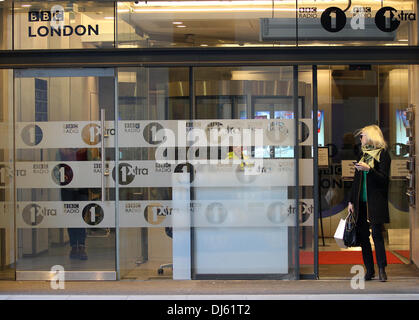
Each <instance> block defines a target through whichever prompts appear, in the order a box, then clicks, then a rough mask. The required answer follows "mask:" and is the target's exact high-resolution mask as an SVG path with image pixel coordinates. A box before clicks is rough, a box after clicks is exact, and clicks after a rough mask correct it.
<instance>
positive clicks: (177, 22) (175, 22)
mask: <svg viewBox="0 0 419 320" xmlns="http://www.w3.org/2000/svg"><path fill="white" fill-rule="evenodd" d="M172 23H173V24H182V23H183V22H180V21H174V22H172Z"/></svg>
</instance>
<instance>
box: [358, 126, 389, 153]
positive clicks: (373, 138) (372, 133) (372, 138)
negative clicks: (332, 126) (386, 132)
mask: <svg viewBox="0 0 419 320" xmlns="http://www.w3.org/2000/svg"><path fill="white" fill-rule="evenodd" d="M355 135H356V136H359V135H365V136H366V137H367V144H369V145H373V146H374V148H384V149H387V143H386V141H385V140H384V136H383V133H382V132H381V129H380V127H379V126H377V125H375V124H373V125H370V126H366V127H363V128H362V129H361V130H359V131H358V132H357V133H356V134H355Z"/></svg>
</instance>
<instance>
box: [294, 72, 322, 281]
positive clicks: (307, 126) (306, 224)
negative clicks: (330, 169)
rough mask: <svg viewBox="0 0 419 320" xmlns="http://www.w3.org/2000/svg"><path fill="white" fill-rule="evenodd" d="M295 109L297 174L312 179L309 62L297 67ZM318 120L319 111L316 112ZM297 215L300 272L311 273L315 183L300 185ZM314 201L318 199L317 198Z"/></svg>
mask: <svg viewBox="0 0 419 320" xmlns="http://www.w3.org/2000/svg"><path fill="white" fill-rule="evenodd" d="M298 99H299V105H298V110H299V111H298V112H299V119H300V122H299V125H300V127H299V140H300V141H301V142H300V150H299V151H300V152H299V157H300V159H301V160H300V168H299V170H300V171H299V175H300V179H301V178H302V177H310V180H311V181H312V182H314V176H313V175H314V161H313V145H314V144H313V138H312V137H313V134H312V133H314V132H316V131H317V134H318V136H319V131H318V128H314V127H313V126H314V119H313V115H314V113H313V70H312V66H299V67H298ZM317 120H318V121H321V113H320V114H318V115H317ZM299 197H300V199H301V200H300V212H299V213H300V218H299V223H300V225H299V236H300V239H299V248H300V274H301V275H313V274H314V250H317V248H315V241H314V237H317V235H315V234H314V223H315V221H314V201H315V199H314V183H311V184H302V185H301V186H300V192H299ZM316 201H317V200H316Z"/></svg>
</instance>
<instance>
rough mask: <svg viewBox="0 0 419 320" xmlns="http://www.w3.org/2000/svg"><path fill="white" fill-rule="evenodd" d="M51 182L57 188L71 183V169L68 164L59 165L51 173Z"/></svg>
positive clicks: (72, 175)
mask: <svg viewBox="0 0 419 320" xmlns="http://www.w3.org/2000/svg"><path fill="white" fill-rule="evenodd" d="M51 176H52V180H53V181H54V182H55V183H56V184H58V185H59V186H66V185H68V184H69V183H70V182H71V181H73V177H74V173H73V169H71V167H70V166H69V165H68V164H65V163H59V164H57V165H56V166H55V167H54V168H53V169H52V171H51Z"/></svg>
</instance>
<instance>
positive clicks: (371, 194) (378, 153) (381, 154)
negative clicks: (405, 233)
mask: <svg viewBox="0 0 419 320" xmlns="http://www.w3.org/2000/svg"><path fill="white" fill-rule="evenodd" d="M357 135H359V136H360V138H361V145H362V155H361V158H360V159H358V162H357V163H355V169H356V170H355V177H354V182H353V185H352V190H351V193H350V198H349V203H348V211H349V212H354V214H355V218H356V219H357V230H358V236H359V240H360V245H361V248H362V258H363V260H364V265H365V268H366V274H365V280H371V279H373V278H374V276H375V270H374V259H373V254H372V249H371V244H370V239H369V237H370V228H371V230H372V238H373V240H374V247H375V255H376V258H377V265H378V276H379V280H380V281H387V274H386V272H385V267H386V266H387V259H386V250H385V247H384V237H383V231H384V223H389V222H390V217H389V211H388V185H389V173H390V164H391V159H390V155H389V153H388V152H387V144H386V142H385V141H384V137H383V133H382V132H381V130H380V128H379V127H378V126H376V125H370V126H367V127H364V128H362V129H361V130H359V132H358V133H357Z"/></svg>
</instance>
